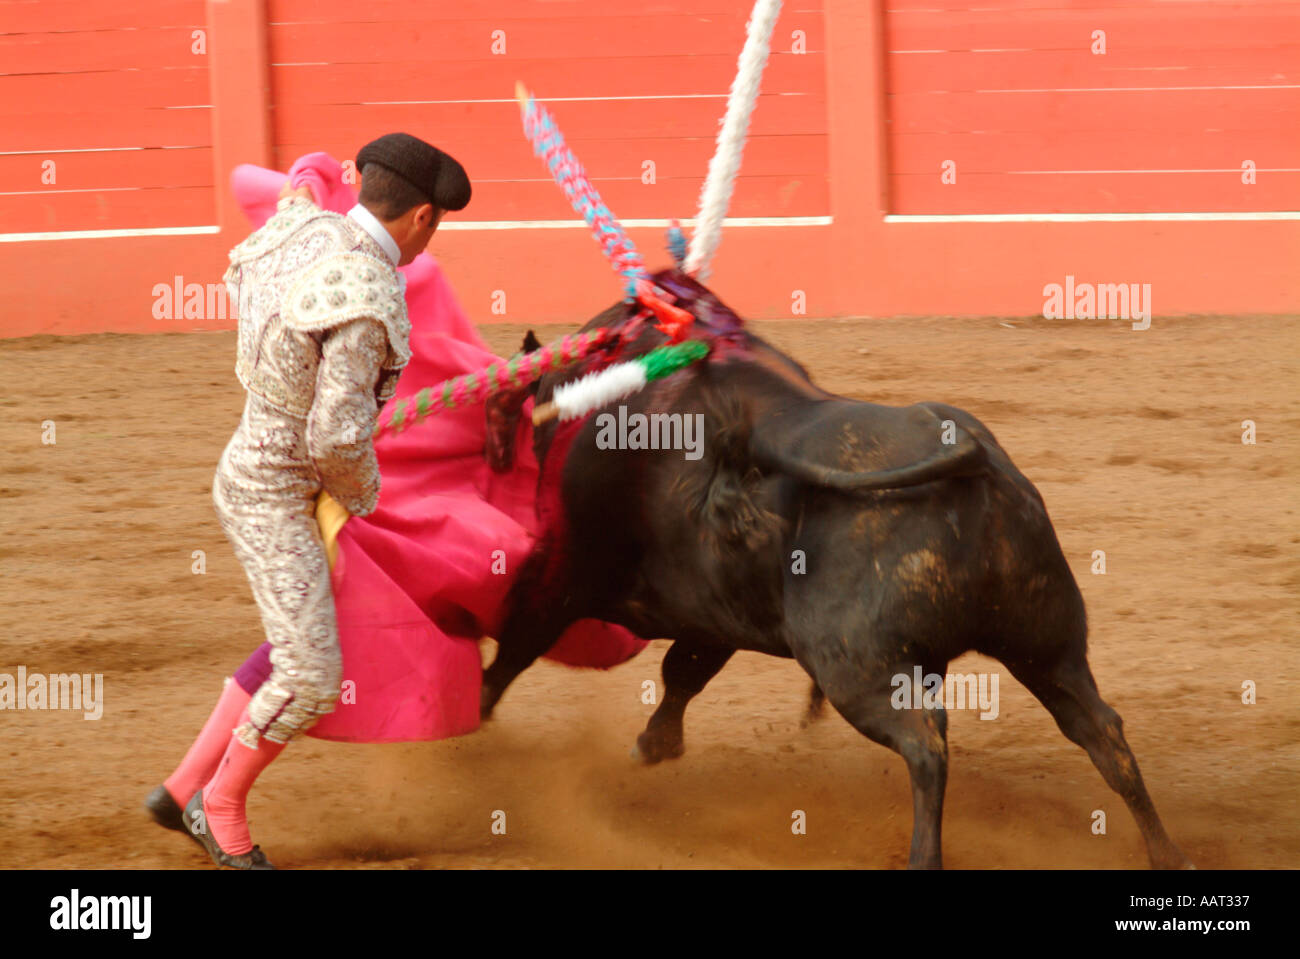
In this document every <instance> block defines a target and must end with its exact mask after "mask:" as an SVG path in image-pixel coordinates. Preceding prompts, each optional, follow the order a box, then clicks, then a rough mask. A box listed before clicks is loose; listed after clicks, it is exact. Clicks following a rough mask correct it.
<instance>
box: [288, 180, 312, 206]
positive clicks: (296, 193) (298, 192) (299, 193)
mask: <svg viewBox="0 0 1300 959" xmlns="http://www.w3.org/2000/svg"><path fill="white" fill-rule="evenodd" d="M287 196H292V197H302V198H303V199H305V200H309V201H311V202H312V203H315V202H316V198H315V197H313V196H312V195H311V187H309V186H300V187H298V188H296V189H295V188H294V185H293V181H291V180H285V181H284V186H282V187H281V188H280V199H281V200H283V199H284V198H285V197H287Z"/></svg>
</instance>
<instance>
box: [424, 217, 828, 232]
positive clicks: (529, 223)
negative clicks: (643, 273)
mask: <svg viewBox="0 0 1300 959" xmlns="http://www.w3.org/2000/svg"><path fill="white" fill-rule="evenodd" d="M619 222H620V223H621V224H623V226H625V227H627V228H629V229H636V228H639V227H661V228H662V227H667V226H668V225H669V220H668V219H666V218H665V219H642V220H619ZM678 222H680V223H681V225H682V226H694V225H695V218H694V217H687V218H684V219H681V220H679V221H678ZM832 222H834V220H833V218H832V217H829V216H735V217H730V216H729V217H727V218H726V219H724V220H723V221H722V225H723V226H735V227H755V226H756V227H770V226H829V225H830V224H831V223H832ZM586 228H587V224H586V223H585V222H584V221H582V220H465V221H460V222H458V221H455V220H443V221H442V224H441V225H440V226H439V227H438V230H439V231H442V230H585V229H586Z"/></svg>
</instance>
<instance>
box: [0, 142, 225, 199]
mask: <svg viewBox="0 0 1300 959" xmlns="http://www.w3.org/2000/svg"><path fill="white" fill-rule="evenodd" d="M47 160H48V161H53V163H54V170H53V174H54V183H53V184H43V183H42V182H41V175H42V169H43V168H42V164H43V163H45V162H46V161H47ZM0 183H3V184H4V185H5V189H6V191H12V192H23V191H26V190H32V191H37V192H44V191H50V190H94V189H97V190H113V189H120V188H122V187H149V188H168V187H182V186H184V187H192V186H211V185H212V150H211V149H210V148H208V147H197V148H194V149H185V150H157V149H150V150H134V149H133V150H120V151H113V152H104V153H100V152H90V153H23V154H0Z"/></svg>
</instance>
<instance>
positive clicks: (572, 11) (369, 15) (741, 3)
mask: <svg viewBox="0 0 1300 959" xmlns="http://www.w3.org/2000/svg"><path fill="white" fill-rule="evenodd" d="M786 6H787V7H791V8H795V9H796V10H798V11H799V12H806V11H809V10H811V11H813V12H816V13H818V14H820V11H821V6H822V5H821V3H820V2H818V0H799V2H793V3H792V2H787V3H786ZM266 7H267V17H268V18H269V19H270V21H271V22H273V23H274V22H279V21H293V22H301V23H340V22H375V21H380V22H397V23H405V22H406V21H407V20H409V19H411V17H412V16H413V15H418V14H419V13H420V11H419V8H418V7H413V5H412V4H411V2H410V0H367V2H366V3H364V4H361V3H356V2H354V0H267V5H266ZM437 7H438V9H437V17H438V19H441V20H492V19H500V20H554V19H563V18H569V19H583V20H587V19H598V20H609V19H622V20H626V19H628V18H631V17H643V16H665V15H667V16H683V15H685V16H690V17H701V18H706V17H707V18H716V17H741V18H743V17H745V16H747V15H748V14H749V11H750V9H752V7H753V4H752V3H750V2H749V0H689V2H683V0H640V2H638V3H637V4H636V5H635V6H628V5H626V4H616V3H610V2H609V0H458V2H456V3H454V4H453V3H447V4H443V3H439V4H438V5H437ZM426 16H427V14H426Z"/></svg>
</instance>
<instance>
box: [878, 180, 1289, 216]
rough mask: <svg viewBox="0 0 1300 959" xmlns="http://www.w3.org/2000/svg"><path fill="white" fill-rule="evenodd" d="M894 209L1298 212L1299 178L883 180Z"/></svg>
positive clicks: (957, 211) (948, 211) (947, 211)
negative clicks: (1252, 180) (1247, 181)
mask: <svg viewBox="0 0 1300 959" xmlns="http://www.w3.org/2000/svg"><path fill="white" fill-rule="evenodd" d="M889 183H890V193H891V195H892V196H893V198H894V209H895V210H897V211H899V212H905V213H909V214H970V213H1078V212H1080V211H1084V212H1088V213H1168V212H1171V211H1174V212H1191V213H1233V212H1255V211H1265V210H1294V209H1296V208H1297V207H1300V172H1295V173H1260V174H1258V176H1257V182H1256V183H1255V184H1254V185H1250V186H1247V185H1245V184H1243V183H1242V182H1241V174H1240V173H1237V172H1227V173H1055V174H1050V175H1049V174H1032V175H1023V174H1022V175H1017V174H1013V173H973V174H970V175H967V176H962V175H960V174H959V175H958V177H957V182H956V183H955V184H952V185H948V186H936V184H938V177H937V176H935V177H930V176H925V177H922V176H919V175H900V176H891V177H890V178H889Z"/></svg>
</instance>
